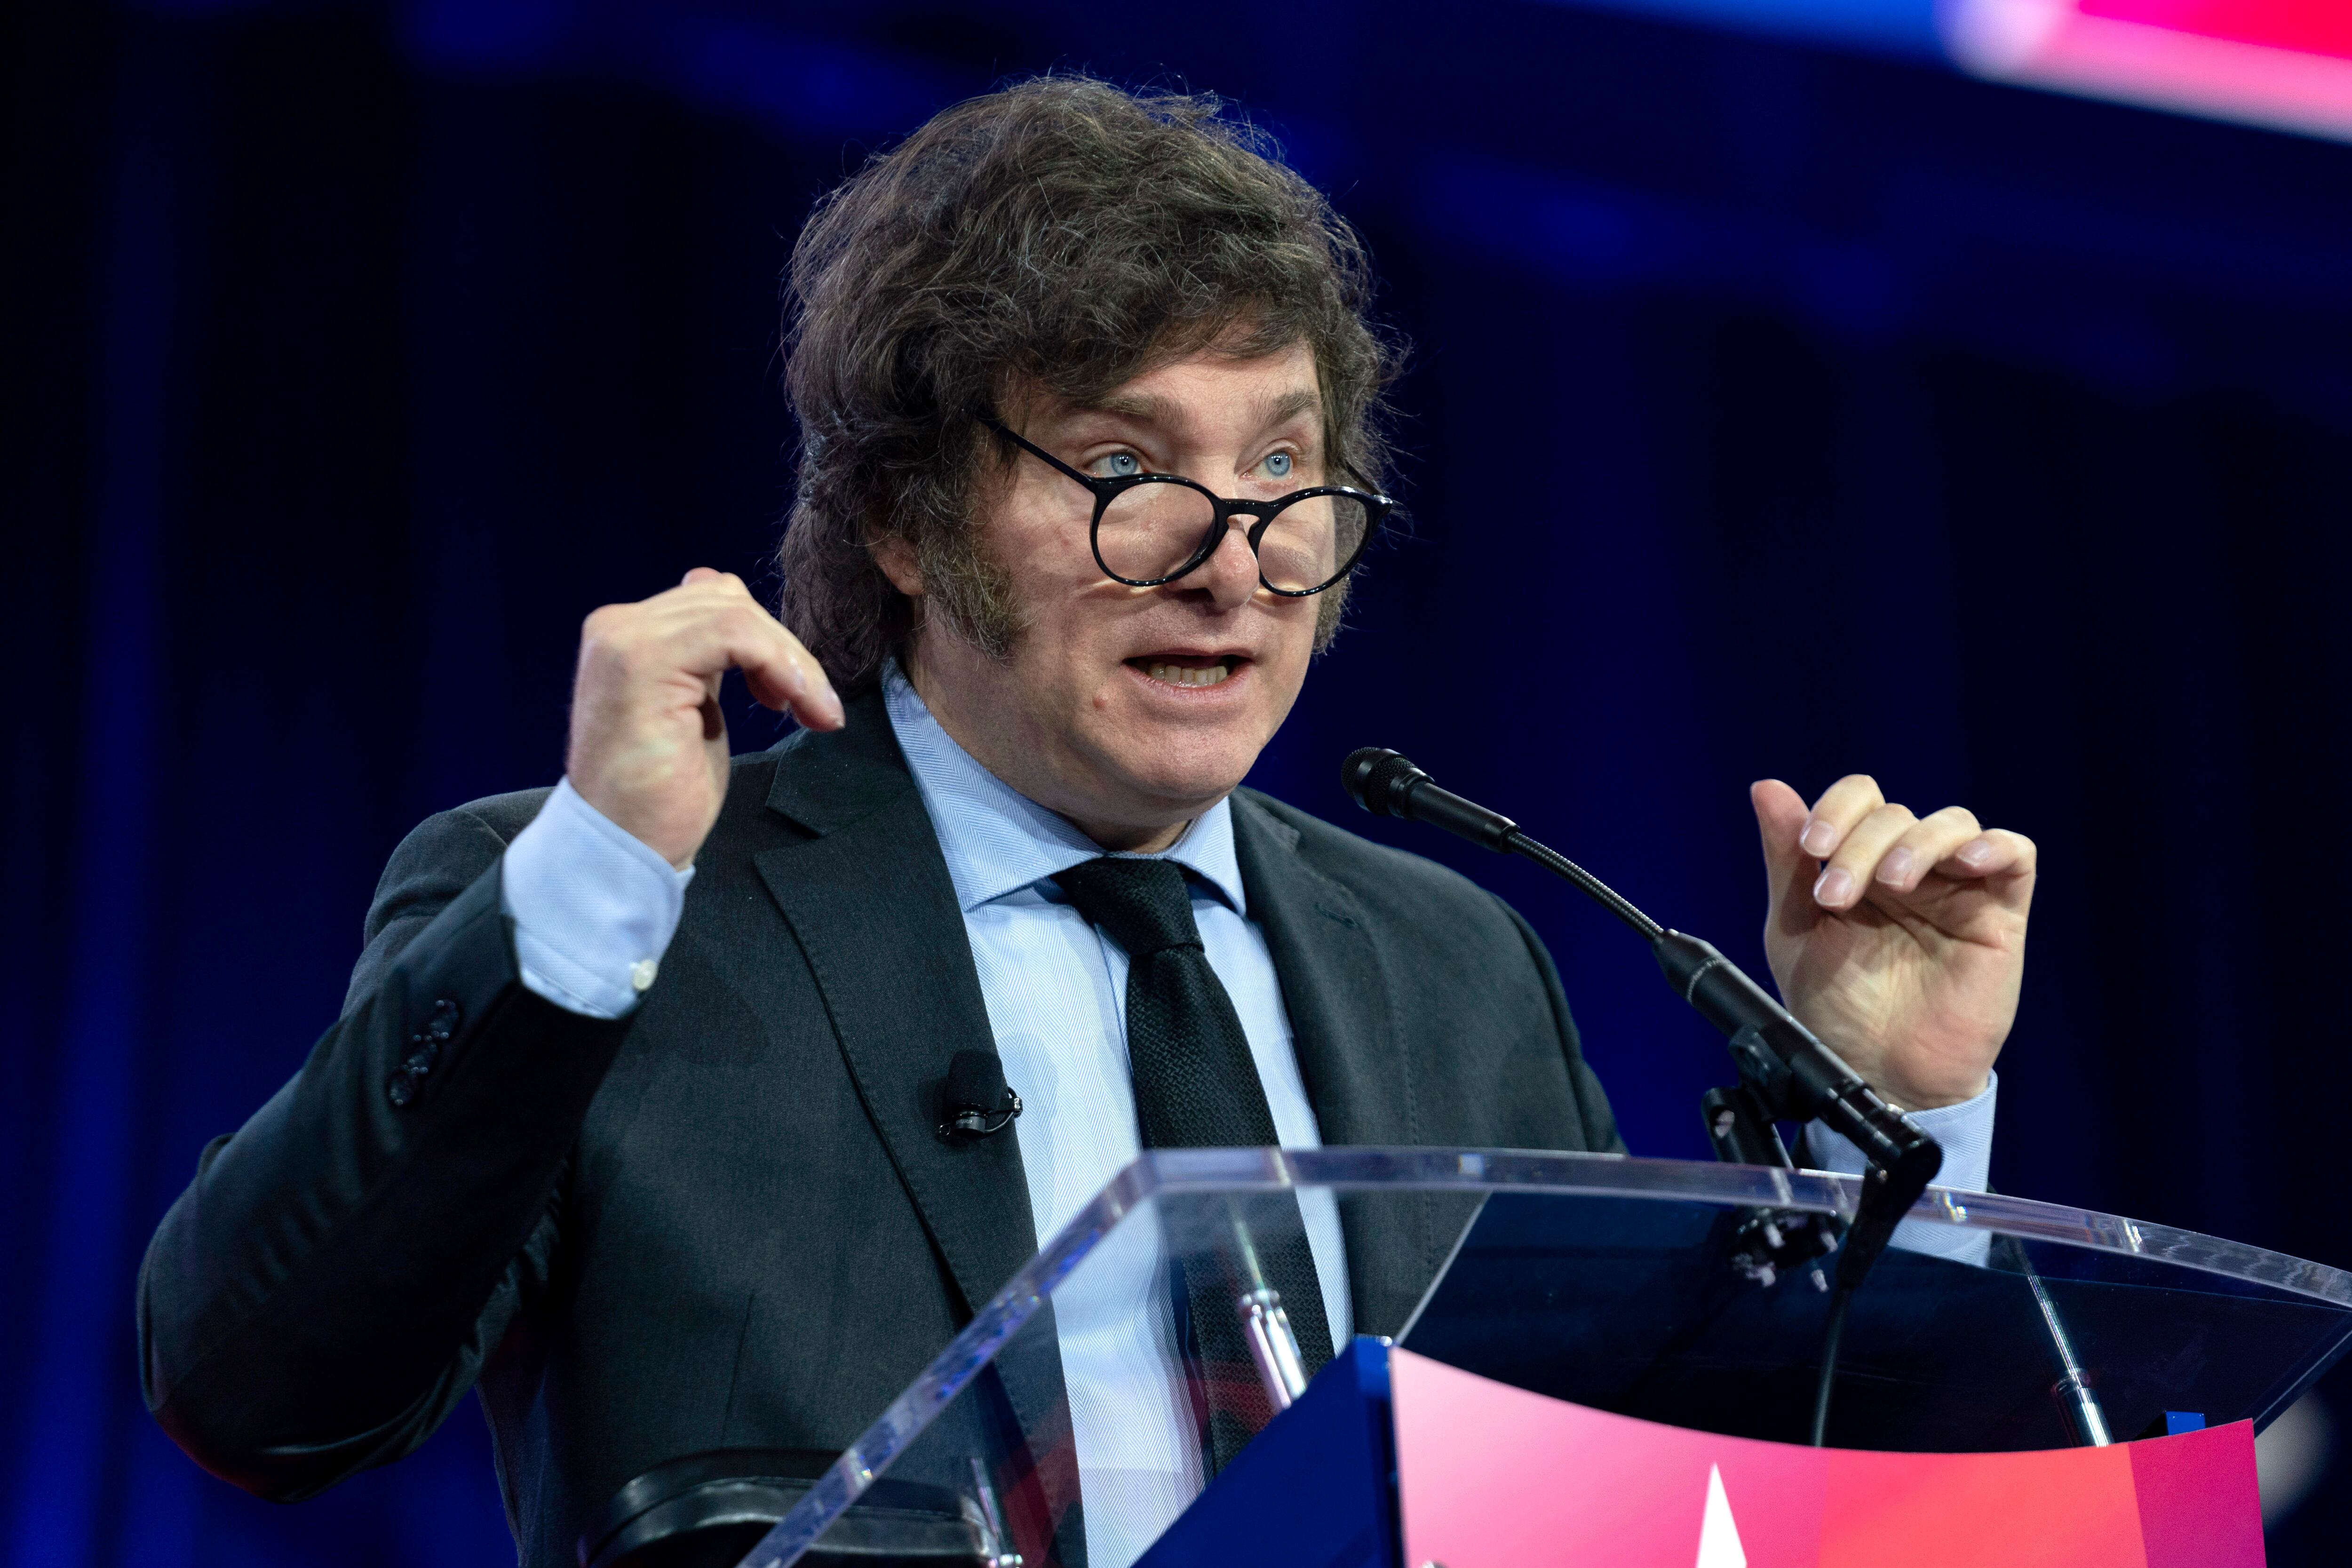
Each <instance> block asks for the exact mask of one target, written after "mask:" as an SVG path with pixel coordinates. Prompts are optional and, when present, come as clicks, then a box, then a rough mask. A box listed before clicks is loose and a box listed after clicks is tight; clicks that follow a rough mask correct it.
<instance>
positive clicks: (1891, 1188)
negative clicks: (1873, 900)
mask: <svg viewBox="0 0 2352 1568" xmlns="http://www.w3.org/2000/svg"><path fill="white" fill-rule="evenodd" d="M1339 776H1340V782H1341V783H1342V784H1345V785H1346V786H1347V790H1348V794H1349V795H1351V796H1353V797H1354V799H1355V802H1356V804H1357V805H1360V806H1362V807H1363V808H1364V809H1365V810H1366V811H1369V812H1370V813H1371V814H1372V815H1373V816H1402V817H1408V818H1411V819H1412V820H1413V821H1416V822H1426V823H1429V824H1431V825H1432V826H1437V827H1443V828H1444V829H1445V830H1446V831H1447V832H1448V833H1454V834H1458V835H1460V836H1461V837H1464V838H1467V839H1469V840H1470V841H1471V842H1472V843H1474V844H1481V845H1484V846H1485V847H1487V848H1489V849H1492V850H1495V851H1496V852H1497V853H1501V854H1510V855H1518V856H1522V857H1524V858H1527V859H1529V860H1532V861H1534V862H1535V863H1536V864H1537V865H1538V866H1541V867H1543V868H1545V869H1546V870H1548V871H1550V872H1551V873H1553V874H1554V875H1555V876H1558V877H1560V878H1562V879H1566V880H1568V881H1570V882H1573V883H1574V884H1575V885H1576V886H1577V887H1578V888H1580V889H1582V890H1583V891H1584V892H1585V893H1586V894H1588V895H1590V896H1591V899H1592V900H1594V901H1595V902H1596V903H1598V904H1600V905H1601V907H1602V908H1603V909H1605V910H1608V911H1609V912H1610V913H1611V914H1613V915H1615V916H1616V917H1617V918H1618V919H1619V920H1621V921H1624V922H1625V924H1627V925H1629V926H1631V927H1633V930H1635V931H1638V932H1640V933H1641V935H1642V937H1643V940H1645V941H1647V942H1649V944H1650V951H1651V952H1652V953H1653V954H1654V956H1655V957H1656V959H1657V961H1658V967H1659V969H1660V970H1662V971H1664V973H1665V976H1666V981H1667V983H1668V984H1671V985H1672V986H1673V987H1674V988H1675V992H1676V993H1677V994H1679V995H1680V996H1681V997H1682V998H1683V1000H1684V1001H1685V1002H1688V1003H1689V1004H1690V1005H1692V1006H1694V1007H1696V1008H1697V1009H1698V1011H1699V1014H1700V1016H1703V1017H1705V1018H1706V1020H1707V1022H1709V1023H1711V1024H1713V1025H1714V1026H1716V1027H1717V1028H1718V1029H1721V1030H1722V1031H1723V1032H1724V1034H1725V1035H1727V1036H1728V1037H1729V1044H1730V1048H1731V1058H1732V1061H1733V1062H1734V1064H1735V1065H1737V1067H1738V1069H1739V1077H1740V1081H1741V1082H1742V1083H1743V1084H1744V1085H1745V1086H1746V1087H1747V1089H1748V1090H1749V1091H1751V1092H1752V1093H1753V1094H1754V1095H1755V1096H1756V1098H1757V1100H1759V1101H1760V1102H1761V1104H1762V1107H1763V1109H1764V1110H1765V1111H1766V1112H1767V1113H1768V1114H1769V1116H1770V1117H1771V1118H1772V1119H1773V1120H1776V1121H1816V1120H1818V1121H1822V1123H1824V1124H1825V1125H1827V1126H1828V1127H1829V1128H1831V1129H1832V1131H1837V1132H1839V1133H1842V1134H1843V1135H1844V1136H1845V1137H1846V1138H1848V1139H1850V1140H1851V1141H1852V1142H1853V1144H1854V1146H1855V1147H1856V1148H1857V1149H1859V1150H1861V1151H1862V1154H1863V1158H1864V1160H1865V1161H1867V1162H1868V1163H1869V1166H1870V1173H1869V1174H1868V1175H1867V1176H1865V1177H1864V1180H1863V1196H1862V1205H1861V1209H1860V1212H1859V1213H1858V1214H1857V1215H1855V1217H1854V1221H1853V1225H1852V1226H1850V1227H1849V1228H1848V1230H1847V1233H1846V1239H1845V1244H1844V1246H1843V1247H1842V1248H1841V1249H1840V1256H1839V1258H1838V1270H1837V1292H1836V1295H1835V1297H1834V1299H1833V1300H1832V1302H1831V1306H1830V1319H1829V1324H1828V1328H1827V1330H1826V1332H1825V1334H1824V1338H1823V1343H1822V1369H1821V1373H1822V1374H1821V1380H1820V1386H1819V1387H1818V1389H1817V1390H1816V1392H1815V1397H1814V1404H1813V1428H1812V1433H1813V1442H1814V1444H1815V1446H1817V1447H1818V1446H1819V1445H1820V1444H1821V1443H1822V1439H1823V1436H1824V1434H1825V1428H1826V1426H1827V1423H1828V1418H1829V1394H1830V1385H1831V1383H1832V1375H1833V1373H1834V1371H1835V1367H1836V1361H1837V1345H1838V1341H1839V1339H1840V1338H1841V1336H1842V1335H1843V1331H1844V1328H1845V1315H1846V1308H1847V1305H1848V1303H1849V1302H1850V1301H1851V1300H1852V1298H1853V1292H1854V1290H1855V1289H1857V1288H1859V1287H1860V1285H1861V1284H1862V1281H1863V1279H1864V1276H1865V1275H1867V1274H1868V1273H1869V1272H1870V1268H1871V1265H1872V1264H1874V1263H1875V1262H1877V1260H1878V1255H1879V1254H1880V1253H1881V1252H1883V1251H1885V1247H1886V1243H1887V1240H1888V1238H1889V1237H1892V1236H1893V1235H1894V1234H1895V1224H1896V1222H1897V1221H1899V1220H1900V1219H1901V1218H1902V1217H1903V1215H1905V1213H1906V1212H1907V1211H1908V1210H1909V1209H1910V1207H1911V1205H1913V1204H1914V1203H1916V1202H1917V1201H1918V1198H1919V1194H1921V1193H1922V1192H1924V1191H1926V1190H1927V1184H1928V1183H1929V1182H1932V1181H1934V1180H1935V1179H1936V1173H1937V1171H1938V1170H1940V1169H1942V1168H1943V1163H1944V1151H1943V1147H1942V1145H1940V1144H1938V1143H1937V1142H1936V1141H1935V1140H1934V1139H1933V1138H1931V1137H1929V1136H1928V1135H1927V1133H1925V1132H1923V1131H1920V1130H1919V1129H1918V1127H1917V1126H1916V1125H1915V1124H1914V1123H1913V1122H1912V1121H1911V1120H1910V1119H1909V1118H1908V1117H1906V1116H1905V1115H1904V1114H1903V1113H1902V1112H1901V1111H1899V1110H1895V1108H1894V1107H1893V1106H1891V1105H1889V1104H1887V1103H1886V1101H1885V1100H1882V1099H1880V1098H1879V1096H1878V1093H1877V1091H1876V1090H1874V1089H1872V1088H1871V1087H1870V1085H1869V1084H1868V1083H1866V1082H1864V1080H1863V1077H1862V1075H1861V1074H1860V1073H1857V1072H1855V1071H1854V1070H1853V1068H1851V1067H1848V1066H1847V1065H1846V1064H1845V1062H1844V1061H1843V1059H1841V1058H1839V1056H1838V1054H1837V1053H1836V1052H1835V1051H1832V1050H1831V1049H1830V1048H1829V1047H1827V1046H1825V1045H1823V1044H1822V1041H1821V1039H1820V1038H1819V1037H1817V1036H1815V1035H1814V1033H1813V1032H1812V1031H1811V1029H1808V1028H1806V1027H1805V1026H1803V1025H1802V1024H1800V1023H1799V1022H1797V1020H1796V1019H1795V1018H1794V1017H1793V1016H1790V1013H1789V1010H1788V1009H1787V1008H1785V1007H1783V1006H1781V1005H1780V1003H1778V1002H1776V1001H1774V1000H1773V999H1772V997H1771V995H1770V994H1768V993H1767V992H1766V991H1765V990H1764V988H1763V987H1762V986H1760V985H1758V984H1756V982H1754V981H1753V980H1750V979H1749V978H1748V976H1747V975H1746V974H1745V973H1741V971H1740V969H1739V966H1738V964H1735V963H1732V962H1731V961H1730V960H1729V959H1727V958H1726V957H1724V956H1723V954H1722V953H1720V952H1717V951H1716V949H1715V948H1714V946H1713V945H1712V944H1710V943H1708V942H1701V941H1700V940H1699V939H1698V938H1696V937H1695V936H1685V934H1684V933H1682V932H1681V931H1669V930H1667V929H1666V928H1665V927H1664V926H1662V925H1660V924H1659V923H1658V922H1657V921H1654V920H1652V919H1651V918H1650V917H1649V916H1647V915H1645V914H1643V912H1642V911H1641V910H1638V909H1635V908H1634V907H1633V905H1632V904H1631V903H1628V902H1627V901H1626V900H1624V899H1622V898H1621V897H1619V896H1618V894H1617V893H1616V891H1615V890H1614V889H1611V888H1610V887H1609V886H1608V885H1607V884H1606V883H1604V882H1602V881H1601V879H1599V878H1598V877H1595V876H1593V875H1592V873H1591V872H1590V871H1587V870H1586V869H1584V868H1582V867H1581V866H1579V865H1577V864H1576V863H1575V862H1574V861H1572V860H1570V859H1569V858H1567V857H1566V856H1563V855H1560V854H1559V853H1557V852H1555V851H1554V850H1551V849H1549V848H1547V847H1545V846H1543V845H1541V844H1538V843H1537V842H1536V841H1535V840H1534V839H1532V838H1530V837H1528V836H1527V835H1526V834H1524V833H1522V832H1520V831H1519V825H1518V824H1517V823H1516V822H1513V821H1512V820H1511V819H1510V818H1509V817H1507V816H1503V815H1502V814H1501V813H1500V812H1495V811H1489V810H1487V809H1486V807H1485V806H1483V805H1478V804H1477V803H1476V802H1475V801H1469V800H1465V799H1464V798H1463V797H1462V796H1460V795H1455V794H1454V793H1453V792H1452V791H1450V790H1444V789H1440V788H1439V787H1438V786H1437V785H1436V784H1433V783H1432V782H1431V781H1430V777H1429V775H1428V774H1427V773H1423V772H1422V771H1421V769H1419V768H1417V767H1415V766H1414V765H1413V764H1412V762H1411V761H1409V760H1408V759H1406V758H1404V757H1402V756H1400V755H1398V754H1397V753H1396V752H1391V751H1384V750H1381V748H1379V747H1376V746H1367V747H1365V748H1363V749H1362V750H1360V751H1357V752H1349V756H1348V760H1347V761H1346V762H1345V763H1342V764H1341V765H1340V773H1339ZM1765 1136H1766V1137H1768V1138H1769V1136H1770V1135H1769V1128H1768V1129H1767V1130H1766V1132H1765ZM1770 1142H1771V1143H1772V1145H1773V1147H1774V1149H1775V1150H1776V1151H1777V1149H1778V1145H1779V1140H1778V1139H1777V1138H1770ZM1721 1146H1722V1141H1720V1140H1718V1147H1721ZM1783 1158H1785V1156H1783ZM1768 1278H1769V1276H1768Z"/></svg>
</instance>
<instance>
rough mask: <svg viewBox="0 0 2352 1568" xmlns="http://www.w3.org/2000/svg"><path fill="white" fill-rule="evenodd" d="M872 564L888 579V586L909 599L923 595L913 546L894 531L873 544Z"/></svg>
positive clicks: (919, 571)
mask: <svg viewBox="0 0 2352 1568" xmlns="http://www.w3.org/2000/svg"><path fill="white" fill-rule="evenodd" d="M873 551H874V564H876V565H877V566H879V567H881V568H882V575H884V576H885V577H887V578H889V579H890V586H892V587H893V588H896V589H898V592H900V593H901V594H904V595H907V597H908V598H910V599H919V598H921V597H922V596H923V574H922V571H921V569H920V568H919V567H918V566H917V565H916V564H915V551H914V547H913V546H912V545H910V544H908V542H906V540H905V539H903V538H901V537H900V536H899V535H898V534H895V533H889V534H885V535H883V537H882V538H881V539H880V540H879V541H877V542H876V543H875V544H874V546H873Z"/></svg>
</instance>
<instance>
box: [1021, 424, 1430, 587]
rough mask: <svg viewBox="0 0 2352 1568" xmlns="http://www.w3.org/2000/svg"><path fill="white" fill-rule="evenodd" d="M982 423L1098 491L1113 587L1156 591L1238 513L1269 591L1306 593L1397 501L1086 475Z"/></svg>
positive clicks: (1188, 567)
mask: <svg viewBox="0 0 2352 1568" xmlns="http://www.w3.org/2000/svg"><path fill="white" fill-rule="evenodd" d="M981 423H982V424H983V425H985V426H988V427H989V428H990V429H992V430H993V431H995V432H996V433H997V434H998V435H1000V436H1002V437H1004V438H1005V439H1006V440H1008V441H1010V442H1012V443H1013V445H1014V446H1016V447H1020V448H1021V449H1022V450H1023V451H1024V452H1026V453H1028V454H1029V455H1030V456H1031V457H1033V458H1037V459H1038V460H1039V461H1041V462H1044V463H1047V464H1050V465H1051V466H1052V467H1053V468H1055V469H1057V470H1059V471H1060V472H1062V473H1065V474H1067V475H1068V476H1069V477H1070V478H1072V479H1076V480H1077V482H1078V483H1080V484H1082V485H1084V486H1086V487H1087V489H1088V490H1089V491H1091V492H1093V495H1094V498H1095V516H1094V524H1093V534H1094V551H1095V564H1096V565H1097V566H1099V567H1101V568H1102V570H1103V575H1104V576H1106V577H1108V578H1109V579H1110V580H1111V581H1112V582H1114V583H1124V584H1127V585H1128V586H1129V587H1130V588H1157V587H1159V586H1160V584H1163V583H1173V582H1174V581H1176V579H1178V578H1179V577H1181V576H1183V575H1185V574H1187V573H1189V572H1192V571H1193V570H1194V569H1195V568H1197V567H1199V566H1200V565H1201V563H1202V562H1204V561H1206V560H1208V559H1209V557H1210V556H1212V555H1214V554H1215V553H1216V552H1217V546H1219V545H1220V544H1222V543H1223V542H1224V539H1225V533H1226V531H1227V529H1228V528H1230V526H1231V525H1232V521H1233V519H1234V518H1236V517H1247V518H1254V519H1255V520H1256V521H1255V522H1254V523H1252V524H1251V526H1250V528H1249V530H1248V531H1247V532H1246V533H1244V535H1243V537H1244V538H1245V539H1247V540H1248V541H1249V547H1250V550H1251V552H1252V553H1254V554H1255V555H1256V557H1257V580H1258V582H1259V584H1262V585H1263V586H1264V587H1265V589H1266V590H1267V591H1268V592H1269V593H1275V594H1280V595H1283V596H1284V597H1285V598H1290V599H1304V598H1307V596H1309V595H1315V594H1319V593H1321V592H1322V591H1323V590H1324V589H1326V588H1328V587H1329V586H1331V584H1334V583H1337V582H1339V579H1341V578H1342V577H1345V576H1346V575H1347V574H1349V573H1350V572H1352V571H1354V570H1355V569H1356V561H1357V558H1358V557H1360V556H1361V555H1362V554H1363V552H1364V546H1365V545H1366V544H1367V543H1368V542H1370V540H1371V537H1372V535H1373V534H1374V533H1376V532H1377V531H1379V530H1380V527H1381V524H1382V523H1384V522H1386V521H1388V516H1389V513H1390V512H1391V511H1392V510H1395V509H1396V502H1395V501H1393V500H1390V499H1389V498H1388V497H1387V496H1383V495H1374V494H1372V493H1371V492H1370V491H1369V490H1359V489H1349V488H1348V487H1347V486H1345V485H1317V486H1315V487H1313V488H1312V489H1303V490H1294V491H1292V492H1291V493H1290V494H1288V495H1286V496H1282V497H1279V498H1277V499H1276V500H1228V499H1226V498H1224V497H1223V496H1219V495H1217V494H1215V493H1214V492H1213V491H1212V490H1210V489H1208V487H1207V486H1205V485H1199V484H1195V483H1193V482H1192V480H1191V479H1185V478H1183V477H1181V475H1177V474H1119V475H1116V476H1110V477H1106V476H1104V475H1100V474H1088V473H1083V472H1081V471H1079V470H1078V469H1076V468H1072V467H1070V465H1069V464H1067V463H1066V462H1064V461H1062V459H1061V458H1056V457H1055V456H1054V454H1053V453H1051V452H1048V451H1046V450H1045V448H1044V447H1039V446H1036V445H1034V443H1032V442H1029V441H1026V440H1024V439H1023V438H1022V437H1019V436H1016V435H1014V434H1013V432H1012V431H1010V430H1008V429H1006V428H1005V427H1004V426H1003V425H1001V424H999V423H997V422H996V421H995V420H993V419H990V418H985V417H983V418H982V420H981Z"/></svg>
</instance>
